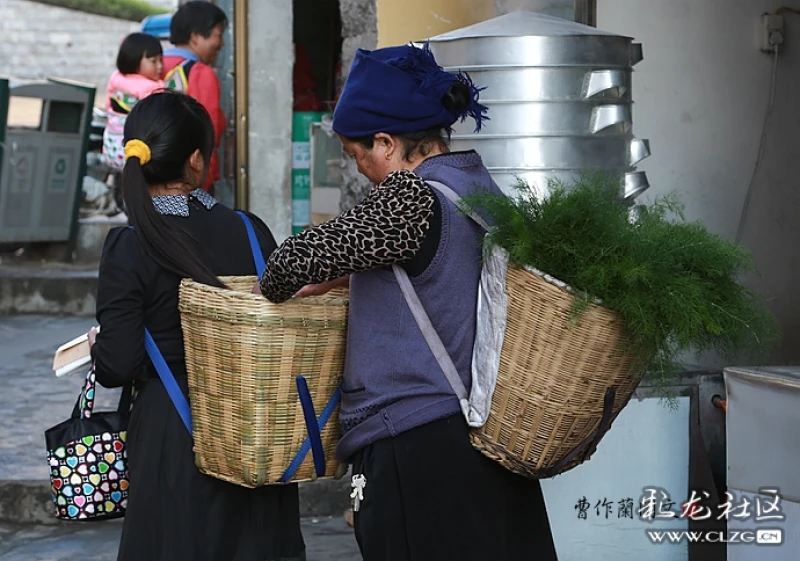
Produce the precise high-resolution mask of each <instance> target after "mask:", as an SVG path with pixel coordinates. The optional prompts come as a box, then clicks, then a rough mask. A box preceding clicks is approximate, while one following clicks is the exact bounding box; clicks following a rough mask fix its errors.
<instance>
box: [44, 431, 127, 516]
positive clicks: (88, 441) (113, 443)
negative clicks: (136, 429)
mask: <svg viewBox="0 0 800 561" xmlns="http://www.w3.org/2000/svg"><path fill="white" fill-rule="evenodd" d="M126 438H127V433H126V432H125V431H120V432H118V433H111V432H106V433H103V434H99V435H96V436H87V437H83V438H81V439H80V440H79V441H75V442H70V443H68V444H66V445H65V446H60V447H58V448H57V449H55V450H50V451H48V453H47V461H48V464H49V465H50V482H51V486H50V491H51V493H52V496H53V504H54V506H55V510H56V516H57V517H58V518H63V519H68V520H85V519H87V518H94V517H96V516H108V515H110V514H121V513H123V512H124V511H125V507H126V506H127V504H128V487H129V486H130V482H129V479H128V471H127V469H126V460H127V454H126V450H125V440H126Z"/></svg>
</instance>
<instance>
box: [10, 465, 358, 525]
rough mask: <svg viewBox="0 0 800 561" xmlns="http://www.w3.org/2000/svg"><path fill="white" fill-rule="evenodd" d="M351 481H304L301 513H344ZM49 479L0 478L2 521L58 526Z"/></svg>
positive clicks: (301, 494) (323, 515)
mask: <svg viewBox="0 0 800 561" xmlns="http://www.w3.org/2000/svg"><path fill="white" fill-rule="evenodd" d="M349 493H350V480H349V478H348V477H346V476H345V477H343V478H342V479H340V480H336V479H329V480H324V481H316V482H314V483H300V516H301V517H304V518H305V517H320V518H321V517H326V516H341V515H342V513H343V512H344V511H345V510H346V509H347V508H348V507H349V505H350V498H349ZM52 505H53V500H52V498H51V496H50V482H49V481H0V523H11V524H39V525H57V524H62V523H63V522H62V521H60V520H58V519H57V518H56V517H55V516H54V515H53V506H52Z"/></svg>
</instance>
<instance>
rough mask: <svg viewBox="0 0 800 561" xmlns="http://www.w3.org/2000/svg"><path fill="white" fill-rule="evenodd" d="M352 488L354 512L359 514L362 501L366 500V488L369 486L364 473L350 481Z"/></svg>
mask: <svg viewBox="0 0 800 561" xmlns="http://www.w3.org/2000/svg"><path fill="white" fill-rule="evenodd" d="M350 486H351V487H352V488H353V492H352V493H350V498H351V499H353V512H358V510H359V508H361V501H363V500H364V487H366V486H367V478H366V477H365V476H364V474H363V473H358V474H356V475H354V476H353V477H352V479H351V480H350Z"/></svg>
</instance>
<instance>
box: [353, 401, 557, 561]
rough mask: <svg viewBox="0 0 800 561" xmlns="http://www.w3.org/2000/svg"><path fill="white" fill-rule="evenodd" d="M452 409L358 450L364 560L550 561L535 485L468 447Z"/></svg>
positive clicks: (546, 525) (548, 538)
mask: <svg viewBox="0 0 800 561" xmlns="http://www.w3.org/2000/svg"><path fill="white" fill-rule="evenodd" d="M468 430H469V429H468V427H467V424H466V422H465V421H464V418H463V417H462V416H461V415H460V414H459V415H456V416H452V417H447V418H445V419H442V420H439V421H435V422H432V423H430V424H427V425H424V426H421V427H418V428H416V429H413V430H410V431H408V432H405V433H403V434H400V435H398V436H397V437H394V438H387V439H384V440H380V441H378V442H376V443H374V444H373V445H371V446H369V447H367V448H366V449H364V450H363V451H362V452H360V453H359V454H358V455H357V456H356V458H355V459H354V463H353V473H354V474H363V475H364V477H365V478H366V485H365V487H364V490H363V493H364V500H363V501H362V502H361V504H360V508H359V510H358V511H357V512H356V513H355V530H356V540H357V541H358V545H359V547H360V548H361V553H362V555H363V557H364V561H512V560H513V561H555V560H556V558H557V557H556V550H555V545H554V543H553V537H552V534H551V531H550V524H549V520H548V518H547V511H546V508H545V503H544V496H543V495H542V490H541V486H540V484H539V482H538V481H536V480H528V479H524V478H522V477H520V476H517V475H515V474H513V473H512V472H510V471H508V470H506V469H505V468H503V467H502V466H500V465H499V464H497V463H496V462H494V461H492V460H490V459H489V458H487V457H485V456H484V455H482V454H481V453H480V452H478V451H477V450H475V449H474V448H473V447H472V445H471V444H470V442H469V435H468Z"/></svg>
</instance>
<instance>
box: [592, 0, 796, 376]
mask: <svg viewBox="0 0 800 561" xmlns="http://www.w3.org/2000/svg"><path fill="white" fill-rule="evenodd" d="M637 5H638V6H640V7H636V8H632V3H631V2H630V0H598V2H597V10H598V13H597V18H598V19H597V24H598V27H599V28H602V29H606V30H609V31H613V32H617V33H620V34H625V35H629V36H633V37H635V38H636V40H637V41H641V42H642V43H643V48H644V60H643V61H642V62H641V63H639V64H638V65H637V66H636V68H635V73H634V77H633V98H634V100H635V103H636V105H635V106H634V122H635V123H636V129H637V131H639V134H640V135H641V136H642V137H644V138H649V139H650V141H651V146H652V150H653V155H652V156H651V157H650V158H648V159H647V160H645V161H644V162H643V163H642V165H641V168H640V169H643V170H646V171H647V175H648V178H649V180H650V183H651V185H652V187H651V188H650V190H649V191H648V192H647V193H645V197H644V198H645V199H648V198H652V197H654V196H658V195H662V194H664V193H667V192H668V191H672V190H677V191H678V192H679V193H680V195H681V198H682V200H683V201H684V202H685V204H686V211H687V218H689V219H690V220H700V221H702V222H704V223H705V224H706V225H707V227H708V228H709V229H711V230H712V231H714V232H716V233H718V234H720V235H722V236H725V237H726V238H729V239H735V237H736V235H737V230H738V229H739V224H740V217H741V213H742V208H743V205H744V203H745V199H746V197H747V193H748V186H749V184H750V181H751V177H752V176H753V170H754V168H755V166H756V159H757V155H758V151H759V139H760V137H761V134H762V127H763V124H764V116H765V112H766V110H767V105H768V100H769V99H768V98H769V89H770V76H771V67H772V59H771V56H770V55H768V54H765V53H762V52H760V51H759V50H758V48H757V43H756V37H757V26H758V22H759V16H760V15H761V14H762V13H763V12H766V11H773V10H775V9H776V8H778V7H780V6H782V5H794V6H795V7H800V6H798V3H797V2H796V1H794V2H791V1H787V0H702V1H699V0H649V1H648V2H647V3H646V8H645V7H644V6H642V5H641V4H637ZM785 35H786V45H785V47H786V48H785V50H784V51H783V52H781V54H780V55H779V57H780V58H779V59H778V69H777V72H778V76H777V88H776V92H775V100H774V109H773V116H772V120H771V122H770V123H769V126H768V129H767V134H766V144H765V146H764V152H763V159H762V161H761V165H760V168H759V171H758V174H757V176H756V177H755V181H754V183H753V189H752V197H751V202H750V206H749V211H748V214H747V216H746V222H745V225H744V228H743V231H742V236H741V243H742V244H743V245H744V246H745V247H746V248H748V249H749V250H750V251H752V252H753V254H754V256H755V258H756V260H757V263H758V266H759V268H760V270H761V273H762V275H763V278H761V279H752V280H751V285H752V286H753V287H754V288H756V289H757V290H759V291H764V292H765V293H767V294H768V295H770V296H771V297H772V298H774V300H773V302H772V308H773V309H774V311H775V312H776V314H777V316H778V317H779V319H780V322H781V327H782V329H783V334H784V342H783V344H782V346H781V347H780V349H778V351H777V352H776V353H775V355H774V356H773V357H772V359H773V360H772V362H773V363H786V362H788V363H792V364H797V363H798V362H800V298H798V297H797V294H796V292H797V287H798V286H799V285H800V252H798V250H797V243H798V240H800V221H798V220H797V213H798V209H800V188H798V184H797V178H798V176H800V144H798V142H797V140H796V138H795V134H796V132H797V130H798V129H800V104H798V99H800V74H798V72H797V68H798V67H799V66H800V16H793V15H787V16H786V33H785ZM703 364H704V365H707V366H712V367H718V366H720V365H721V362H720V361H718V360H717V359H715V358H714V357H705V358H703Z"/></svg>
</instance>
